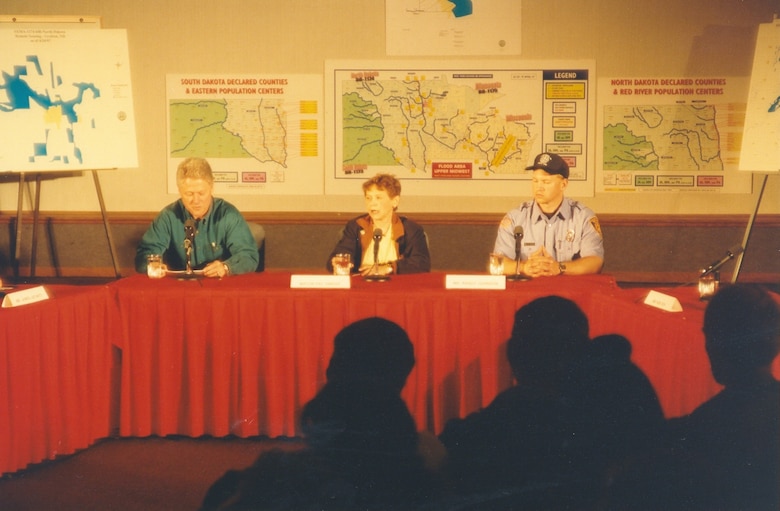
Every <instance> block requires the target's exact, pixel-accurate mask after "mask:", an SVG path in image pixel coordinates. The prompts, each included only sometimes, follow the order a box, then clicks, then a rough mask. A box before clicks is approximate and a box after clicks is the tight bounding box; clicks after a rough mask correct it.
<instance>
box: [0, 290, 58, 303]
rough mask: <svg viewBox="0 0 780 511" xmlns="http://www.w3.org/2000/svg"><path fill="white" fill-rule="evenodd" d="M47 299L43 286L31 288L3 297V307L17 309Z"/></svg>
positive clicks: (47, 294)
mask: <svg viewBox="0 0 780 511" xmlns="http://www.w3.org/2000/svg"><path fill="white" fill-rule="evenodd" d="M48 299H49V293H48V292H47V291H46V288H45V287H43V286H36V287H31V288H30V289H23V290H22V291H14V292H13V293H8V294H7V295H5V296H4V297H3V307H4V308H5V307H18V306H20V305H27V304H28V303H35V302H40V301H43V300H48Z"/></svg>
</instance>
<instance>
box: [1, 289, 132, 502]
mask: <svg viewBox="0 0 780 511" xmlns="http://www.w3.org/2000/svg"><path fill="white" fill-rule="evenodd" d="M47 290H48V292H49V295H50V297H51V298H50V299H49V300H46V301H43V302H38V303H33V304H28V305H24V306H21V307H16V308H7V309H2V310H0V474H2V473H5V472H13V471H16V470H19V469H21V468H24V467H26V466H27V465H28V464H30V463H37V462H39V461H42V460H47V459H53V458H55V457H57V456H58V455H62V454H72V453H74V452H76V451H77V450H79V449H83V448H85V447H88V446H90V445H92V443H94V442H95V441H96V440H98V439H100V438H105V437H107V436H108V435H109V433H110V420H111V406H110V405H111V399H112V395H111V367H112V361H113V357H112V345H111V341H112V340H113V339H115V338H116V335H115V334H114V330H113V328H114V327H116V326H117V316H116V310H115V303H114V302H113V300H112V297H111V295H110V294H109V291H108V289H107V288H106V287H104V286H100V287H83V288H82V287H74V286H47ZM0 507H2V506H1V505H0Z"/></svg>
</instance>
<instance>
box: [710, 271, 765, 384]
mask: <svg viewBox="0 0 780 511" xmlns="http://www.w3.org/2000/svg"><path fill="white" fill-rule="evenodd" d="M703 330H704V336H705V338H706V346H707V355H708V356H709V358H710V364H711V366H712V375H713V377H714V378H715V380H716V381H717V382H718V383H720V384H721V385H725V386H729V385H733V384H738V383H739V382H741V381H743V380H745V379H750V380H752V379H753V378H752V377H753V376H754V375H756V374H757V373H763V374H769V372H770V370H771V364H772V360H773V359H774V358H775V357H776V356H777V353H778V350H780V310H779V309H778V306H777V303H776V302H775V301H774V300H773V299H772V297H771V296H770V295H769V294H768V293H767V292H766V291H764V290H762V289H761V288H759V287H754V286H745V285H734V286H728V287H724V288H722V289H721V290H720V291H718V293H716V294H715V296H714V297H713V298H712V301H711V302H710V304H709V305H708V306H707V310H706V311H705V313H704V328H703Z"/></svg>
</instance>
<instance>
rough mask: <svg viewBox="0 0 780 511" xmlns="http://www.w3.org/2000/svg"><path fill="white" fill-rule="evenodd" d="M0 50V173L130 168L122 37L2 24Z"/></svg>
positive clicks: (129, 103) (129, 104) (131, 124)
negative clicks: (0, 49) (0, 50)
mask: <svg viewBox="0 0 780 511" xmlns="http://www.w3.org/2000/svg"><path fill="white" fill-rule="evenodd" d="M0 48H2V49H3V50H2V52H0V140H2V143H1V144H0V172H48V171H80V170H100V169H113V168H133V167H137V166H138V153H137V148H136V133H135V115H134V112H133V94H132V87H131V82H130V61H129V58H128V50H127V33H126V31H125V30H123V29H108V30H106V29H98V30H84V29H83V28H68V26H67V25H66V24H63V25H62V26H57V25H56V24H50V25H44V26H39V25H36V24H27V23H25V24H19V25H16V24H8V25H5V24H4V25H0ZM87 57H88V58H87Z"/></svg>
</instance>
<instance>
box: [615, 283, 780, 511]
mask: <svg viewBox="0 0 780 511" xmlns="http://www.w3.org/2000/svg"><path fill="white" fill-rule="evenodd" d="M703 330H704V337H705V347H706V350H707V356H708V357H709V359H710V366H711V371H712V376H713V377H714V378H715V381H717V382H718V383H720V384H721V385H723V387H724V388H723V390H721V391H720V392H719V393H718V394H717V395H715V396H714V397H712V398H711V399H710V400H708V401H707V402H705V403H703V404H702V405H700V406H699V407H698V408H696V409H695V410H694V411H693V412H691V413H690V414H689V415H686V416H683V417H679V418H674V419H671V420H670V421H669V431H668V438H667V441H666V443H665V444H664V449H660V450H658V451H657V452H656V454H657V456H656V457H655V458H649V459H648V460H643V461H642V463H641V464H639V465H637V466H636V467H634V468H635V469H636V470H635V471H633V472H631V473H628V474H621V476H622V477H621V479H620V480H619V481H618V486H617V487H616V489H615V490H614V491H613V495H612V502H611V506H610V508H611V509H616V510H617V509H637V510H656V509H664V510H680V511H682V510H686V511H688V510H691V511H710V510H737V509H739V510H743V511H746V510H755V511H759V510H760V511H777V510H778V509H780V381H778V380H777V379H776V378H775V377H774V376H773V375H772V363H773V360H774V359H775V358H776V357H777V354H778V351H779V350H780V309H778V304H777V302H776V301H775V300H774V299H773V298H772V296H771V295H770V294H769V293H767V292H766V291H764V290H763V289H761V288H759V287H757V286H752V285H741V284H739V285H731V286H724V287H722V288H721V289H720V290H719V291H718V292H717V293H716V294H715V296H714V297H713V298H712V301H711V302H710V303H709V305H708V306H707V309H706V310H705V313H704V328H703ZM629 476H630V477H629Z"/></svg>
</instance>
